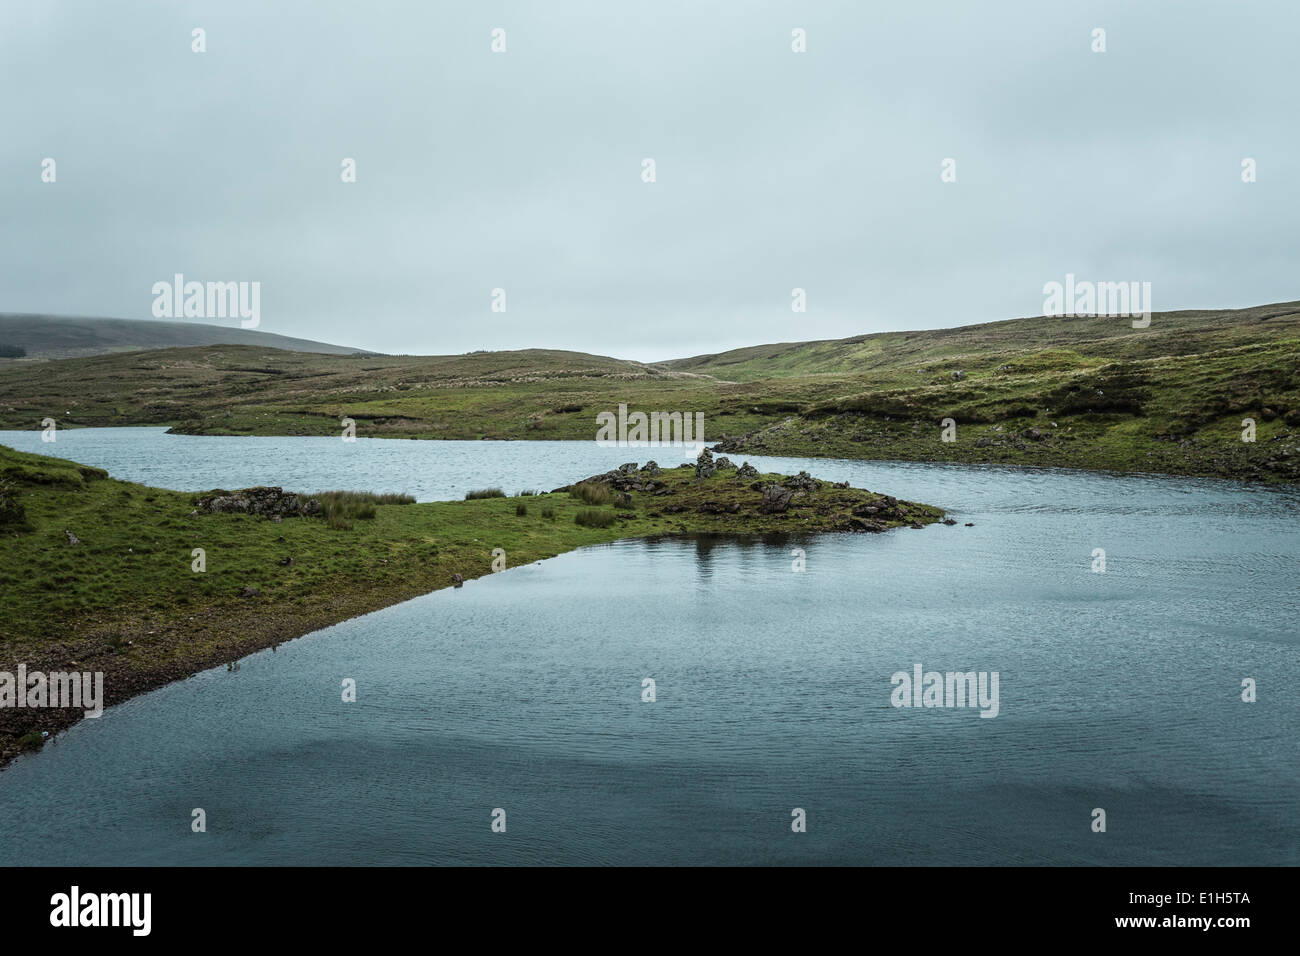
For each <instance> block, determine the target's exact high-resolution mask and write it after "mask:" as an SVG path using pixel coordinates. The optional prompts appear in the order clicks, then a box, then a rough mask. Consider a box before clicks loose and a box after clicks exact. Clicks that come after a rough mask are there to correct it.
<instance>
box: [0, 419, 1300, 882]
mask: <svg viewBox="0 0 1300 956" xmlns="http://www.w3.org/2000/svg"><path fill="white" fill-rule="evenodd" d="M131 431H132V432H133V433H134V434H126V435H119V436H118V437H116V438H114V437H112V436H90V437H87V439H86V443H85V444H84V445H83V446H82V448H83V449H86V450H88V449H90V448H91V447H92V445H94V443H95V442H98V443H99V444H98V446H97V447H99V448H100V452H99V454H100V457H99V458H98V459H92V458H87V457H85V456H81V460H88V461H89V462H90V463H92V464H106V463H107V459H110V458H112V459H114V460H116V461H117V462H118V464H119V465H125V464H126V463H128V462H130V461H135V462H136V463H137V464H136V465H135V466H134V467H136V468H137V469H138V470H137V471H136V472H133V473H130V474H128V475H127V477H134V478H143V473H144V472H145V471H148V470H150V469H152V470H153V471H154V472H155V473H162V472H165V471H166V469H167V468H171V467H173V465H169V464H165V463H158V462H154V463H153V464H148V461H149V460H150V456H151V454H152V452H151V451H150V448H151V447H154V446H156V445H157V444H160V443H173V442H180V443H184V442H190V441H193V439H190V438H183V437H178V436H159V435H158V433H157V432H156V431H154V430H131ZM69 434H72V433H69ZM78 437H80V436H78ZM91 437H93V439H94V441H93V442H92V441H91ZM6 440H7V439H5V438H4V437H3V436H0V441H6ZM59 440H60V442H61V443H62V442H63V441H64V436H63V435H61V436H60V439H59ZM204 441H219V442H222V443H223V444H222V445H221V446H220V447H221V448H222V449H224V451H223V453H222V455H221V456H220V460H215V461H210V460H203V457H202V455H201V454H200V453H199V451H195V452H192V453H191V452H186V454H187V455H189V456H190V458H191V465H190V467H191V470H192V471H193V473H194V475H196V476H198V477H194V478H193V479H192V480H193V482H194V484H193V486H194V487H207V486H211V485H213V484H225V485H228V486H229V485H232V484H238V483H240V482H235V481H228V480H224V479H223V480H214V479H215V476H216V475H217V474H218V473H219V472H220V471H221V470H222V469H225V470H226V471H229V472H233V473H238V474H253V473H255V472H257V469H258V468H259V467H262V463H261V462H259V461H254V460H252V459H253V458H258V459H260V458H262V457H264V454H265V453H264V450H263V449H264V447H265V446H263V445H260V444H259V442H261V441H265V440H255V441H254V440H247V439H210V440H204ZM275 441H278V442H281V443H285V444H286V448H285V449H284V450H283V451H282V452H281V457H282V458H284V459H285V460H286V461H287V462H290V463H293V467H294V468H297V469H298V470H299V473H300V474H301V475H303V476H304V477H303V479H302V480H301V481H288V480H285V481H283V482H282V483H283V484H285V485H288V486H295V485H296V486H300V487H332V486H333V487H337V486H343V485H347V484H349V483H350V484H353V486H356V485H358V484H360V485H361V486H364V487H383V488H389V487H397V488H405V489H407V490H409V489H410V488H411V486H410V485H409V484H403V483H402V481H404V480H405V479H407V478H410V477H411V476H415V475H417V474H418V475H420V476H421V478H420V480H421V481H423V482H424V485H423V486H422V487H423V488H424V489H425V492H426V495H425V496H426V497H428V496H434V497H446V496H448V490H449V489H451V488H452V487H454V486H458V483H462V482H463V483H465V484H466V486H467V487H468V486H481V485H484V484H492V483H500V481H501V480H502V476H505V475H510V474H514V473H516V471H528V470H529V469H531V471H530V474H531V475H533V476H549V477H548V480H547V481H545V482H544V481H542V480H541V479H540V478H539V477H534V478H533V479H532V480H530V481H520V482H519V484H520V487H524V486H525V485H527V484H541V485H548V484H549V485H552V486H553V485H555V484H562V483H565V482H567V481H568V480H571V479H572V478H573V477H575V474H574V472H575V470H576V472H577V473H578V474H585V473H588V472H595V471H599V470H603V469H604V468H607V467H609V465H610V463H611V462H612V463H613V464H617V463H618V462H617V461H614V460H613V459H610V458H606V460H604V461H603V462H601V461H597V460H596V459H595V457H594V456H592V457H588V458H583V457H582V456H583V455H589V454H590V452H591V451H593V450H594V451H600V452H602V453H604V454H606V455H608V453H610V452H611V451H612V452H614V453H615V454H614V457H615V458H627V459H628V460H630V459H631V457H633V456H632V455H630V454H627V450H622V451H623V454H621V455H620V454H617V453H618V452H619V451H620V450H619V449H613V450H610V449H594V446H592V448H591V449H588V450H587V451H583V450H582V449H575V448H573V447H572V446H568V445H539V444H537V443H515V442H511V443H486V442H482V443H479V442H476V443H455V444H464V445H468V446H472V448H466V449H464V450H463V452H462V451H461V450H458V449H455V448H445V447H442V446H440V445H439V444H437V443H428V445H423V443H422V446H417V447H412V446H415V445H416V443H410V442H392V443H389V444H391V445H393V446H395V447H398V448H410V451H407V452H402V453H400V454H398V455H397V456H396V457H392V458H387V457H386V458H383V459H382V461H383V463H384V464H383V468H382V469H380V470H376V471H374V472H373V473H369V474H365V473H357V474H356V475H355V478H356V481H353V482H347V481H343V480H340V479H341V478H342V477H344V476H343V474H342V473H341V468H342V466H340V465H339V464H338V462H337V461H336V460H335V459H334V458H332V457H330V456H329V455H326V456H325V457H323V458H320V459H319V460H318V459H317V458H315V457H313V456H315V455H317V451H316V450H315V448H314V447H309V446H308V445H303V446H299V445H296V444H295V442H306V443H311V442H315V441H317V440H315V439H276V440H275ZM115 442H117V443H120V445H121V446H124V447H118V446H115V445H114V443H115ZM225 443H229V444H225ZM37 444H38V445H39V441H37ZM133 445H134V447H130V446H133ZM176 447H177V448H188V447H191V446H185V445H183V444H182V445H177V446H176ZM192 447H194V448H195V449H198V448H199V446H197V445H195V446H192ZM204 447H207V446H204ZM104 449H109V450H104ZM438 449H441V451H440V452H438V453H437V454H435V451H437V450H438ZM32 450H37V451H39V450H41V449H39V448H33V449H32ZM75 450H76V449H75V447H74V445H73V443H72V442H68V444H66V445H63V444H60V446H59V452H60V454H64V455H67V456H68V457H74V458H77V457H79V456H78V455H77V454H74V451H75ZM475 452H478V453H480V454H482V455H484V456H485V457H484V461H485V464H483V465H482V466H481V470H479V471H475V470H474V468H473V463H472V460H471V458H472V455H473V453H475ZM204 454H206V452H204ZM166 455H171V456H174V458H175V460H176V461H179V460H181V458H182V457H183V456H181V455H180V453H179V452H173V451H168V452H167V453H166ZM402 455H409V456H411V458H412V462H411V463H407V464H401V462H402V461H403V459H402ZM431 456H432V457H431ZM642 457H645V456H644V455H642ZM664 457H665V456H663V455H660V456H659V460H660V461H661V463H665V462H664ZM512 459H514V460H512ZM377 460H379V459H377ZM754 461H755V463H756V464H758V465H759V466H760V467H763V468H768V467H773V465H772V462H771V460H762V459H755V460H754ZM579 465H580V467H579ZM516 466H517V468H516ZM110 467H112V466H110ZM346 467H347V468H355V467H357V462H356V461H352V463H351V464H349V465H347V466H346ZM799 468H806V469H807V470H809V471H812V472H813V473H814V474H818V475H821V476H824V477H826V478H828V479H831V480H849V481H852V482H853V483H854V484H856V485H860V486H866V487H871V488H875V489H878V490H882V491H886V492H888V493H890V494H895V495H899V496H902V497H906V498H912V499H914V500H921V501H926V502H930V503H934V504H939V505H942V506H946V507H948V508H951V509H953V510H954V511H956V512H959V513H960V519H961V522H962V523H961V524H958V525H957V526H955V527H944V526H933V527H930V528H926V529H924V530H920V531H917V530H910V529H901V530H898V531H894V532H891V533H888V534H882V535H825V536H819V537H811V538H809V537H802V538H784V537H780V536H777V537H773V538H767V539H726V538H720V537H716V536H698V537H692V538H685V539H683V538H659V539H654V540H649V541H632V542H620V543H617V544H613V545H606V546H601V547H594V548H588V549H584V550H582V551H579V552H574V553H570V554H567V555H563V556H561V557H559V558H556V559H553V560H551V561H546V562H542V563H539V564H533V565H528V566H523V567H518V568H512V569H510V570H509V571H507V572H505V573H504V574H498V575H491V576H489V577H487V578H483V579H479V580H477V581H472V582H468V583H467V584H466V586H465V587H464V588H463V589H460V590H445V591H439V592H436V593H434V594H430V595H426V596H425V597H422V598H418V599H416V600H414V601H410V602H407V603H405V604H402V605H398V606H396V607H392V608H388V609H386V610H384V611H380V612H377V613H375V614H370V615H367V616H365V617H362V618H357V619H354V620H352V621H347V622H344V623H342V624H339V625H336V626H335V627H332V628H327V629H325V630H323V631H319V632H317V633H315V634H312V635H309V636H308V637H305V638H302V639H300V640H297V641H291V642H289V643H286V644H282V645H280V646H279V648H278V650H277V651H276V652H275V653H272V652H270V651H267V652H263V653H261V654H256V655H253V656H251V657H249V658H247V659H245V660H244V661H243V663H242V666H241V668H240V669H239V670H238V671H226V670H225V669H224V668H223V669H220V670H213V671H208V672H205V673H203V674H200V675H196V676H195V677H193V678H191V679H190V680H187V681H183V682H181V683H178V684H173V685H171V686H169V687H166V688H162V689H161V690H159V691H157V692H154V693H152V694H149V695H146V696H144V697H141V698H137V699H135V700H133V701H130V702H128V703H127V704H125V705H122V706H120V707H116V708H112V709H110V710H109V711H106V712H105V715H104V717H103V718H102V719H100V720H99V721H89V722H83V723H82V724H81V725H79V726H78V727H77V728H75V729H74V730H72V731H70V732H68V733H65V734H63V735H61V736H60V738H59V740H58V742H57V743H56V744H55V745H53V746H52V747H48V748H47V749H46V750H45V751H44V752H42V753H40V754H37V755H35V756H32V757H24V758H21V759H20V760H18V761H16V762H15V763H14V764H13V765H12V766H11V767H10V769H9V770H7V771H5V772H4V773H3V774H0V864H12V863H18V862H24V861H27V858H25V857H24V856H23V855H22V854H23V853H24V850H23V849H22V848H23V847H28V848H30V847H33V846H39V847H41V859H40V862H42V863H113V862H119V863H179V864H204V863H217V864H222V863H319V864H332V863H333V864H355V863H539V862H546V863H614V862H617V863H706V862H715V863H871V864H909V863H921V864H926V863H959V864H961V863H1061V864H1098V863H1117V864H1151V865H1159V864H1265V863H1286V864H1292V865H1294V864H1296V863H1298V862H1300V855H1298V851H1297V847H1300V822H1297V821H1300V813H1298V812H1297V811H1300V805H1298V800H1297V796H1296V795H1297V793H1300V788H1298V787H1297V784H1300V780H1298V779H1297V775H1298V774H1300V769H1298V768H1300V733H1298V731H1300V705H1298V704H1297V701H1296V697H1295V695H1294V694H1293V693H1291V692H1290V688H1291V686H1292V685H1293V683H1294V679H1295V675H1296V674H1297V673H1300V647H1298V646H1297V643H1298V641H1297V635H1296V631H1295V620H1296V612H1297V610H1298V609H1300V590H1298V588H1297V582H1298V581H1300V578H1298V577H1297V573H1296V572H1297V559H1298V558H1300V541H1298V535H1297V530H1296V529H1297V524H1296V520H1295V519H1296V517H1297V496H1296V495H1295V493H1294V492H1286V491H1275V490H1265V489H1255V488H1250V487H1246V486H1241V485H1235V484H1227V483H1215V482H1198V481H1183V480H1169V479H1153V478H1118V477H1113V476H1099V475H1085V474H1064V473H1046V472H1029V471H1024V472H1022V471H1015V470H1012V469H980V468H960V467H954V466H920V465H889V464H882V463H865V462H843V461H834V462H832V461H827V462H814V463H808V462H789V463H785V462H782V463H781V464H780V470H782V471H785V472H793V471H797V470H798V469H799ZM312 469H314V471H312ZM113 470H114V471H115V472H116V473H119V474H121V473H122V469H121V468H120V467H114V468H113ZM257 473H258V474H261V473H260V472H257ZM395 476H396V477H395ZM257 480H260V481H265V480H269V479H268V478H265V477H259V478H258V479H257ZM275 480H276V481H277V482H279V481H280V480H279V479H275ZM390 482H396V484H390ZM159 483H163V482H159ZM172 483H173V484H176V483H177V482H172ZM966 521H971V522H973V523H974V527H971V528H967V527H965V526H964V523H965V522H966ZM1097 547H1102V548H1105V549H1106V552H1107V558H1108V561H1107V566H1108V570H1107V573H1105V574H1094V573H1092V572H1091V571H1090V564H1091V553H1092V550H1093V549H1094V548H1097ZM795 548H800V549H802V550H803V551H804V554H805V570H804V571H802V572H797V571H794V570H793V569H792V562H793V561H794V556H792V554H791V552H792V550H794V549H795ZM915 663H921V664H922V665H923V666H924V667H925V668H926V669H927V670H929V669H934V670H939V671H949V670H960V671H966V670H974V671H998V672H999V674H1000V677H1001V691H1000V693H1001V701H1000V713H999V715H998V717H997V718H995V719H992V720H989V719H981V718H980V717H979V716H978V712H977V711H976V710H973V709H965V710H963V709H951V710H948V709H895V708H893V707H891V706H890V691H891V684H890V677H891V675H892V674H893V673H894V672H895V671H898V670H910V669H911V667H912V666H913V665H914V664H915ZM646 677H650V678H653V679H654V680H655V682H656V688H657V699H656V700H655V702H654V703H644V702H642V699H641V692H642V681H643V679H644V678H646ZM1246 677H1250V678H1253V679H1255V680H1256V682H1257V684H1258V687H1259V700H1258V702H1257V703H1254V704H1246V703H1243V702H1242V701H1241V697H1240V688H1241V681H1242V679H1243V678H1246ZM344 678H352V679H354V680H355V681H356V682H357V689H358V698H357V702H356V703H355V704H344V703H343V702H342V701H341V697H340V690H339V689H340V682H341V681H342V680H343V679H344ZM195 807H203V808H204V809H205V811H206V812H207V816H208V826H209V832H208V833H206V834H194V833H191V832H190V829H189V823H190V814H191V811H192V810H193V808H195ZM496 807H501V808H504V809H506V811H507V814H508V830H507V833H505V834H493V833H492V832H491V829H490V814H491V811H492V810H493V808H496ZM795 807H800V808H803V809H805V810H806V811H807V819H808V830H807V832H806V833H802V834H795V833H792V832H791V830H790V819H791V817H790V813H791V810H792V809H793V808H795ZM1095 807H1102V808H1104V809H1105V810H1106V812H1107V818H1108V831H1107V833H1105V834H1094V833H1092V832H1091V830H1090V828H1089V824H1090V822H1091V811H1092V810H1093V808H1095Z"/></svg>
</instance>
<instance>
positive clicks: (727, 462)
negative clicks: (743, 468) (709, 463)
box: [714, 458, 736, 471]
mask: <svg viewBox="0 0 1300 956" xmlns="http://www.w3.org/2000/svg"><path fill="white" fill-rule="evenodd" d="M714 467H715V468H717V469H718V471H729V470H731V469H732V468H735V467H736V466H735V465H733V464H732V463H731V459H730V458H719V459H718V460H717V461H716V462H714Z"/></svg>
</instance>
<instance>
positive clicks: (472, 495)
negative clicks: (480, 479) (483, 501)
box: [465, 488, 506, 501]
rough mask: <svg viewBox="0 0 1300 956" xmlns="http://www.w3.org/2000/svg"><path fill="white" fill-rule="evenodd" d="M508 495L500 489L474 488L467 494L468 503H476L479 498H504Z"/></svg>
mask: <svg viewBox="0 0 1300 956" xmlns="http://www.w3.org/2000/svg"><path fill="white" fill-rule="evenodd" d="M505 496H506V493H505V492H504V491H502V490H501V489H500V488H474V489H471V490H470V491H467V492H465V500H466V501H476V500H478V499H479V498H504V497H505Z"/></svg>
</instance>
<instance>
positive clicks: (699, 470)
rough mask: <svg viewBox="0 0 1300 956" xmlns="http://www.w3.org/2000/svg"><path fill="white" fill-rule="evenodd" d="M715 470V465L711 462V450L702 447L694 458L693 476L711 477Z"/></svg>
mask: <svg viewBox="0 0 1300 956" xmlns="http://www.w3.org/2000/svg"><path fill="white" fill-rule="evenodd" d="M717 470H718V468H717V465H715V464H714V463H713V452H711V451H709V450H708V449H707V448H705V449H702V450H701V451H700V457H699V458H697V459H695V477H696V478H700V479H703V478H712V477H713V474H714V472H716V471H717Z"/></svg>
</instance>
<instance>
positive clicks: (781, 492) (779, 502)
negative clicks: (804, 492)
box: [758, 485, 794, 515]
mask: <svg viewBox="0 0 1300 956" xmlns="http://www.w3.org/2000/svg"><path fill="white" fill-rule="evenodd" d="M792 497H794V490H793V489H791V488H782V487H781V486H780V485H765V486H764V487H763V501H762V503H761V504H760V505H759V506H758V510H759V511H761V512H763V514H769V515H771V514H781V513H782V512H784V511H786V510H787V509H789V507H790V499H791V498H792Z"/></svg>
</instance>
